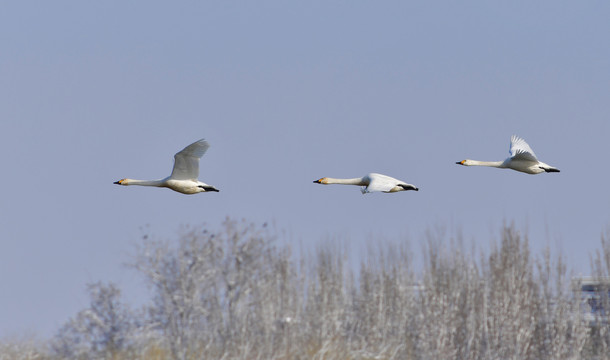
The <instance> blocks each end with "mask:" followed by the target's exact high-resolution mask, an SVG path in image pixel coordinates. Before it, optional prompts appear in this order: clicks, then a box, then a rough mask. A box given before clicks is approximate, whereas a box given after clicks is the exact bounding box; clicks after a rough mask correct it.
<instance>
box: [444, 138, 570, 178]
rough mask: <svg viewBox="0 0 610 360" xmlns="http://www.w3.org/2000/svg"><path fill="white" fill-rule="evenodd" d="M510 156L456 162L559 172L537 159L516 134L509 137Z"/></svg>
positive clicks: (459, 163) (465, 164) (523, 170)
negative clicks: (488, 159) (489, 159)
mask: <svg viewBox="0 0 610 360" xmlns="http://www.w3.org/2000/svg"><path fill="white" fill-rule="evenodd" d="M509 153H510V157H508V158H507V159H506V160H504V161H478V160H470V159H466V160H462V161H458V162H456V164H458V165H464V166H489V167H495V168H500V169H513V170H516V171H520V172H524V173H526V174H540V173H543V172H548V173H550V172H559V169H557V168H556V167H553V166H551V165H549V164H546V163H543V162H542V161H539V160H538V158H537V157H536V155H535V154H534V151H533V150H532V148H531V147H530V146H529V145H528V144H527V143H526V142H525V140H523V139H522V138H520V137H518V136H517V135H513V136H512V137H511V138H510V148H509Z"/></svg>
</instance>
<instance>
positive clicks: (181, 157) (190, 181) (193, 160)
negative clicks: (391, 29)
mask: <svg viewBox="0 0 610 360" xmlns="http://www.w3.org/2000/svg"><path fill="white" fill-rule="evenodd" d="M209 147H210V144H209V143H208V142H207V141H205V140H204V139H201V140H198V141H195V142H194V143H192V144H191V145H189V146H187V147H185V148H184V149H183V150H182V151H180V152H179V153H177V154H176V155H174V169H173V170H172V174H171V175H170V176H168V177H166V178H165V179H161V180H134V179H121V180H119V181H115V182H114V184H117V185H125V186H127V185H140V186H156V187H166V188H169V189H172V190H174V191H177V192H179V193H183V194H189V195H190V194H197V193H200V192H209V191H219V190H218V189H216V188H215V187H213V186H211V185H208V184H206V183H202V182H201V181H199V180H197V177H199V159H200V158H201V157H202V156H203V154H205V152H206V150H207V149H208V148H209Z"/></svg>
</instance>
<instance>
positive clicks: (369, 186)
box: [314, 173, 419, 194]
mask: <svg viewBox="0 0 610 360" xmlns="http://www.w3.org/2000/svg"><path fill="white" fill-rule="evenodd" d="M314 183H316V184H324V185H328V184H343V185H359V186H362V189H360V191H362V193H363V194H366V193H369V192H375V191H382V192H385V193H393V192H398V191H406V190H415V191H419V189H418V188H417V187H416V186H415V185H411V184H407V183H406V182H404V181H401V180H398V179H394V178H393V177H389V176H387V175H382V174H375V173H370V174H367V175H365V176H363V177H361V178H353V179H334V178H329V177H323V178H321V179H318V180H315V181H314Z"/></svg>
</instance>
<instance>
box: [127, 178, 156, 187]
mask: <svg viewBox="0 0 610 360" xmlns="http://www.w3.org/2000/svg"><path fill="white" fill-rule="evenodd" d="M127 185H140V186H157V187H164V186H165V180H164V179H163V180H135V179H129V180H128V181H127Z"/></svg>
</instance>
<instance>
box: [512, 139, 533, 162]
mask: <svg viewBox="0 0 610 360" xmlns="http://www.w3.org/2000/svg"><path fill="white" fill-rule="evenodd" d="M509 152H510V156H511V157H512V158H513V159H515V160H527V161H538V158H536V154H534V151H533V150H532V148H531V147H530V146H529V145H528V144H527V143H526V142H525V140H523V139H522V138H520V137H518V136H517V135H513V136H511V138H510V149H509Z"/></svg>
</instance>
